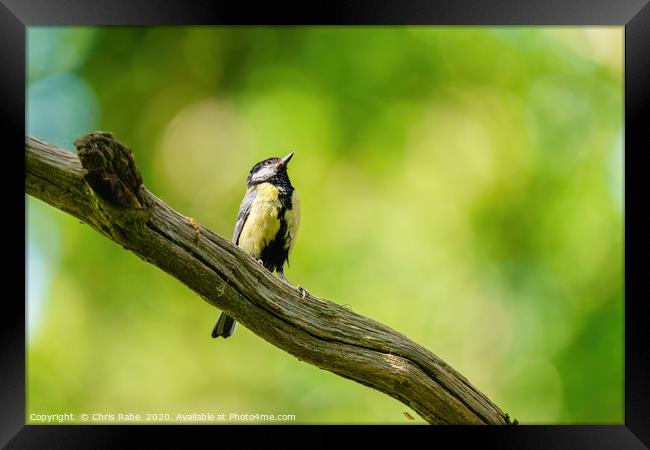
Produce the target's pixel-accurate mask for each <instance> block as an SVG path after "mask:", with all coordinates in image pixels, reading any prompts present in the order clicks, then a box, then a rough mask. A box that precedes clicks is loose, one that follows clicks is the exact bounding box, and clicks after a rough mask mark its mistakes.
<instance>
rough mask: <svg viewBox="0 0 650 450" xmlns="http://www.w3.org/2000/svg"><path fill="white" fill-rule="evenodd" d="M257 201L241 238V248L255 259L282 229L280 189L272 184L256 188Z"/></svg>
mask: <svg viewBox="0 0 650 450" xmlns="http://www.w3.org/2000/svg"><path fill="white" fill-rule="evenodd" d="M254 189H255V193H256V195H255V200H253V204H252V205H251V210H250V213H249V215H248V218H247V219H246V222H245V223H244V227H243V228H242V231H241V235H240V236H239V246H240V247H241V248H242V249H244V251H246V252H247V253H249V254H250V255H251V256H253V257H254V258H259V257H260V256H261V255H262V250H263V249H264V247H266V246H267V245H268V244H269V243H270V242H271V241H272V240H273V238H274V237H275V235H276V234H277V232H278V230H279V229H280V220H279V219H278V210H279V209H280V207H281V204H280V201H279V200H278V188H277V187H275V186H273V185H272V184H270V183H262V184H259V185H257V186H255V187H254Z"/></svg>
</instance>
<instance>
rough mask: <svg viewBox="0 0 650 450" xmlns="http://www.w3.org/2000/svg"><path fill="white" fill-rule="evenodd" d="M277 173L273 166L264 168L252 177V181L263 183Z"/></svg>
mask: <svg viewBox="0 0 650 450" xmlns="http://www.w3.org/2000/svg"><path fill="white" fill-rule="evenodd" d="M274 173H275V168H274V167H273V166H264V167H262V168H261V169H260V170H258V171H257V172H255V173H254V174H253V176H252V177H251V180H252V181H263V180H266V179H267V178H269V177H271V176H272V175H273V174H274Z"/></svg>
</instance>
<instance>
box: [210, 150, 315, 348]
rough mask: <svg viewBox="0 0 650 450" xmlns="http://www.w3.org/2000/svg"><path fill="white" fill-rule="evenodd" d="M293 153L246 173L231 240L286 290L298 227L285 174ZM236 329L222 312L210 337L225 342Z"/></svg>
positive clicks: (293, 197) (295, 206)
mask: <svg viewBox="0 0 650 450" xmlns="http://www.w3.org/2000/svg"><path fill="white" fill-rule="evenodd" d="M294 153H295V152H291V153H289V154H288V155H287V156H285V157H284V158H278V157H273V158H268V159H265V160H263V161H260V162H258V163H257V164H255V165H254V166H253V168H252V169H251V170H250V172H249V173H248V176H247V178H246V194H245V195H244V199H243V200H242V202H241V205H240V206H239V213H238V214H237V222H236V223H235V231H234V233H233V237H232V242H233V244H235V245H237V246H238V247H240V248H241V249H243V250H244V251H245V252H246V253H248V254H249V255H251V256H252V257H253V258H255V259H256V260H257V261H258V262H259V263H260V264H262V265H263V266H264V267H265V268H266V269H268V270H269V271H271V272H273V271H275V272H276V274H277V275H278V276H279V277H280V279H281V280H282V281H284V282H285V283H286V284H288V285H289V286H291V283H289V281H288V280H287V278H286V277H285V275H284V264H285V263H287V265H288V264H289V254H290V253H291V250H292V249H293V245H294V244H295V242H296V235H297V233H298V228H299V226H300V199H299V198H298V193H297V191H296V190H295V189H294V187H293V186H292V185H291V181H290V180H289V175H288V173H287V165H288V164H289V161H291V158H293V155H294ZM296 288H297V289H298V291H300V292H301V293H302V298H303V299H304V298H305V294H306V292H307V291H305V289H304V288H302V287H300V286H297V287H296ZM236 325H237V322H236V321H235V319H233V318H232V317H230V316H228V315H227V314H226V313H224V312H222V313H221V315H220V316H219V318H218V320H217V323H216V324H215V326H214V328H213V329H212V337H213V338H215V339H216V338H218V337H219V336H221V337H223V338H224V339H226V338H228V337H230V336H232V334H233V333H234V332H235V328H236Z"/></svg>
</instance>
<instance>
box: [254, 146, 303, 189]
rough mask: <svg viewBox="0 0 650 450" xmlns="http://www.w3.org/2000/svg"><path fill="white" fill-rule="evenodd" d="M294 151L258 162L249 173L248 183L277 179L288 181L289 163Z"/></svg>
mask: <svg viewBox="0 0 650 450" xmlns="http://www.w3.org/2000/svg"><path fill="white" fill-rule="evenodd" d="M294 153H295V152H291V153H289V154H288V155H287V156H285V157H284V158H269V159H265V160H264V161H260V162H258V163H257V164H255V165H254V166H253V168H252V169H251V171H250V173H249V174H248V178H247V179H246V184H247V185H248V186H252V185H254V184H259V183H265V182H273V180H276V179H277V180H282V181H284V180H286V181H287V182H288V181H289V176H288V175H287V164H289V161H291V158H293V154H294Z"/></svg>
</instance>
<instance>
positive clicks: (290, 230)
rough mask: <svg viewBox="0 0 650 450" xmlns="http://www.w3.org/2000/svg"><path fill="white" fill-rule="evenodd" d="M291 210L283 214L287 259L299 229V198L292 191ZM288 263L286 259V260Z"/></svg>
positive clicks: (296, 193)
mask: <svg viewBox="0 0 650 450" xmlns="http://www.w3.org/2000/svg"><path fill="white" fill-rule="evenodd" d="M291 203H292V208H291V209H290V210H287V212H286V213H285V216H284V217H285V220H286V221H287V236H286V239H285V248H286V249H287V258H288V255H289V253H291V250H292V249H293V245H294V244H295V243H296V236H297V234H298V229H299V228H300V198H299V197H298V192H297V191H293V195H292V197H291ZM287 261H288V259H287Z"/></svg>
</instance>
